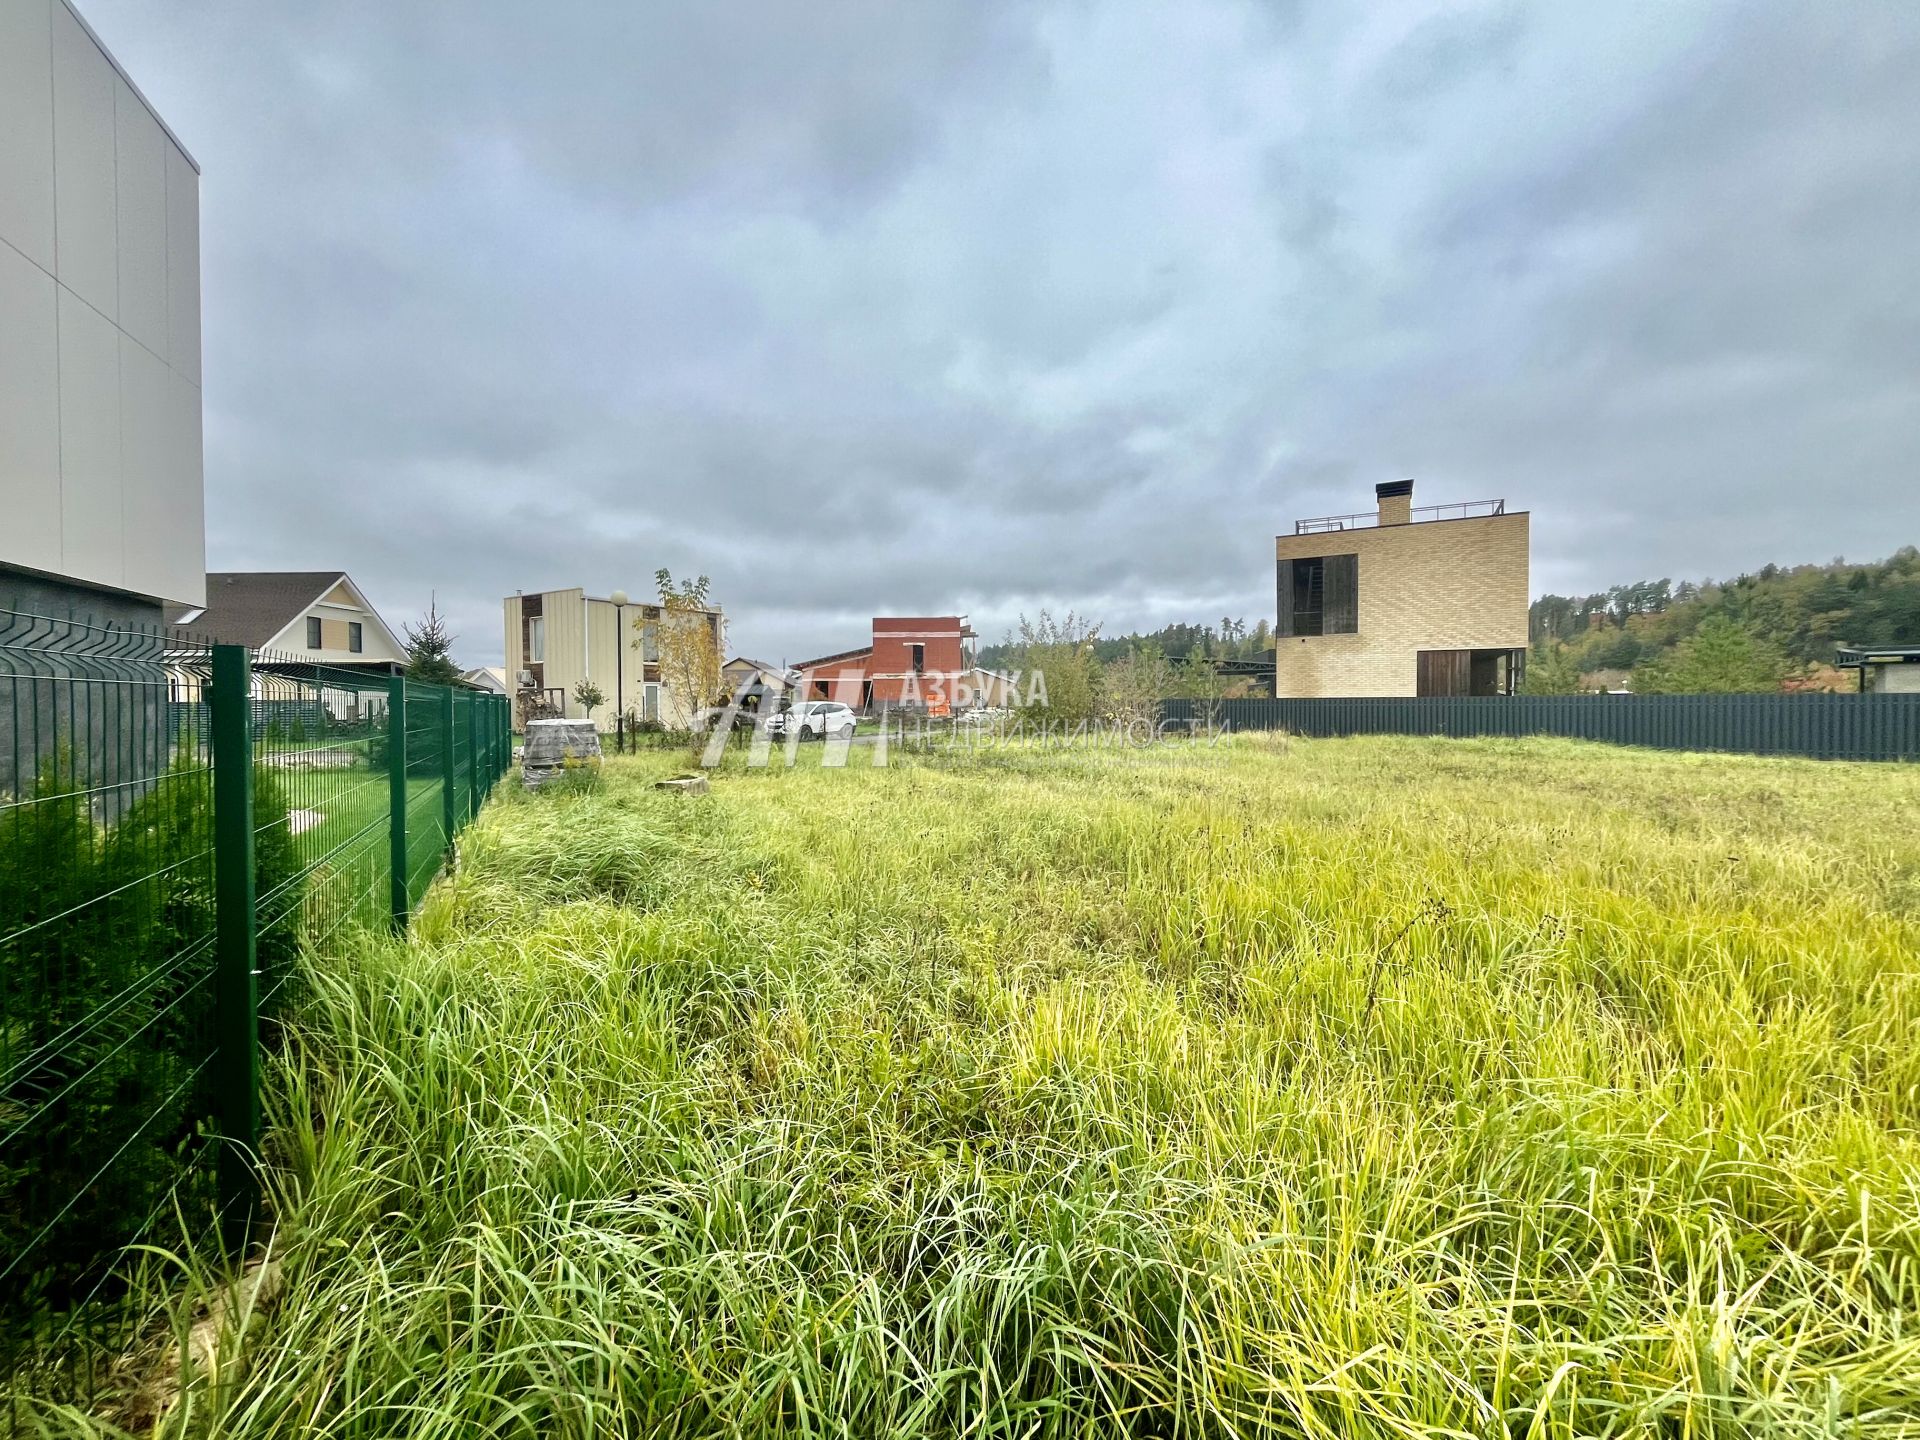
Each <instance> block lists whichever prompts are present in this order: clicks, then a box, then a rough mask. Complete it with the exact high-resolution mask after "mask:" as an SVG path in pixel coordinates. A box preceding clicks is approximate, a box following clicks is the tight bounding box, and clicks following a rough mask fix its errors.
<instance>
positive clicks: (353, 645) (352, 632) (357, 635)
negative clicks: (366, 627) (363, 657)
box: [347, 620, 364, 655]
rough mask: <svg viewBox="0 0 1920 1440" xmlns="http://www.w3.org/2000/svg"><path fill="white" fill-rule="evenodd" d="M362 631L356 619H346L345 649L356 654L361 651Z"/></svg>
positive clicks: (362, 643)
mask: <svg viewBox="0 0 1920 1440" xmlns="http://www.w3.org/2000/svg"><path fill="white" fill-rule="evenodd" d="M363 633H364V632H363V631H362V630H361V629H360V622H359V621H358V620H349V621H347V649H348V650H350V651H352V652H353V653H354V654H355V655H358V654H360V653H361V652H362V647H363V645H364V641H363V639H362V636H363Z"/></svg>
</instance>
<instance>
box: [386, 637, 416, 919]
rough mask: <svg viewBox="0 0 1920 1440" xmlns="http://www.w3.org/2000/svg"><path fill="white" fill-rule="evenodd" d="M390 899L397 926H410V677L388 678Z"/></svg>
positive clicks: (411, 903) (387, 734)
mask: <svg viewBox="0 0 1920 1440" xmlns="http://www.w3.org/2000/svg"><path fill="white" fill-rule="evenodd" d="M386 736H387V900H388V908H389V911H390V913H391V915H392V917H393V924H394V928H395V929H397V930H404V929H406V928H407V916H408V915H410V914H411V913H412V912H413V897H412V895H411V894H409V893H408V890H407V677H406V676H404V675H395V676H394V677H393V678H392V679H391V680H389V681H387V718H386Z"/></svg>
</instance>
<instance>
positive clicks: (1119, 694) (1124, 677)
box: [1101, 640, 1173, 726]
mask: <svg viewBox="0 0 1920 1440" xmlns="http://www.w3.org/2000/svg"><path fill="white" fill-rule="evenodd" d="M1104 678H1105V683H1104V684H1103V685H1102V687H1101V698H1102V700H1103V701H1104V706H1103V709H1104V712H1105V714H1106V716H1107V718H1108V719H1110V720H1112V721H1114V722H1115V723H1116V724H1119V725H1126V726H1138V725H1152V724H1154V723H1155V722H1156V721H1157V720H1158V719H1159V718H1160V702H1161V701H1162V700H1164V699H1166V698H1167V696H1169V695H1171V694H1172V693H1173V667H1172V666H1171V665H1169V664H1168V663H1167V657H1166V656H1165V654H1163V653H1162V652H1161V649H1160V647H1159V646H1158V645H1156V644H1154V643H1153V642H1152V641H1151V640H1148V641H1144V642H1142V643H1140V644H1138V645H1136V646H1134V647H1133V648H1132V649H1131V650H1129V651H1128V652H1127V653H1126V654H1125V655H1124V656H1122V657H1121V658H1120V659H1118V660H1116V661H1114V662H1113V663H1112V664H1110V665H1108V666H1107V667H1106V674H1105V677H1104Z"/></svg>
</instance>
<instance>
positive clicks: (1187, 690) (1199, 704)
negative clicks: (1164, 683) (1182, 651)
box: [1174, 641, 1226, 725]
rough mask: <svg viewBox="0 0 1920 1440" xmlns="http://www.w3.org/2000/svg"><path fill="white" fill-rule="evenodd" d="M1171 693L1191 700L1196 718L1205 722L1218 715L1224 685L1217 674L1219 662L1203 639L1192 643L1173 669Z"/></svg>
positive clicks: (1212, 721) (1215, 718)
mask: <svg viewBox="0 0 1920 1440" xmlns="http://www.w3.org/2000/svg"><path fill="white" fill-rule="evenodd" d="M1174 693H1175V694H1177V695H1179V696H1182V697H1183V698H1185V699H1188V700H1191V701H1193V702H1194V714H1195V718H1196V719H1199V720H1202V721H1204V722H1205V723H1206V724H1208V725H1212V724H1213V723H1214V722H1215V721H1216V720H1217V719H1219V715H1220V701H1221V699H1222V698H1223V697H1224V696H1225V694H1226V686H1225V684H1224V682H1222V680H1221V678H1220V668H1219V665H1218V664H1217V662H1216V661H1215V658H1214V656H1213V655H1212V654H1210V653H1209V652H1208V649H1207V645H1206V642H1205V641H1202V642H1201V643H1199V644H1198V645H1195V646H1194V647H1193V650H1192V652H1191V653H1190V654H1189V655H1188V656H1187V658H1186V660H1185V661H1184V662H1183V663H1182V664H1181V665H1180V667H1179V669H1178V671H1176V672H1175V675H1174Z"/></svg>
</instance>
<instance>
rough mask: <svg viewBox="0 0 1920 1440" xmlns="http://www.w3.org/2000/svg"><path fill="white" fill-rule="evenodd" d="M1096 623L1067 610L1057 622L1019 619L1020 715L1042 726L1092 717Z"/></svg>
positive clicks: (1044, 616)
mask: <svg viewBox="0 0 1920 1440" xmlns="http://www.w3.org/2000/svg"><path fill="white" fill-rule="evenodd" d="M1099 638H1100V627H1099V626H1098V625H1095V624H1091V623H1089V622H1088V621H1085V620H1082V619H1081V618H1080V617H1079V616H1078V615H1075V614H1074V613H1073V612H1072V611H1071V610H1069V611H1068V612H1067V613H1066V614H1065V615H1064V616H1062V617H1061V618H1060V619H1058V620H1056V619H1055V618H1054V617H1053V616H1052V615H1051V614H1049V613H1048V612H1047V611H1045V610H1042V611H1041V612H1040V618H1039V619H1038V620H1033V621H1030V620H1028V619H1027V617H1026V616H1024V615H1022V616H1021V617H1020V637H1019V640H1018V641H1017V642H1016V644H1015V652H1014V653H1015V660H1016V665H1017V668H1018V669H1019V671H1020V694H1021V704H1020V706H1019V709H1020V712H1021V715H1022V717H1023V718H1024V719H1026V720H1029V721H1032V722H1035V723H1038V724H1044V725H1078V724H1081V723H1083V722H1085V721H1087V720H1091V719H1092V718H1093V716H1094V715H1095V713H1096V711H1097V707H1098V703H1099V697H1100V683H1101V670H1100V661H1099V658H1098V656H1097V655H1096V654H1095V653H1094V646H1095V643H1096V642H1097V641H1098V640H1099Z"/></svg>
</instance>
